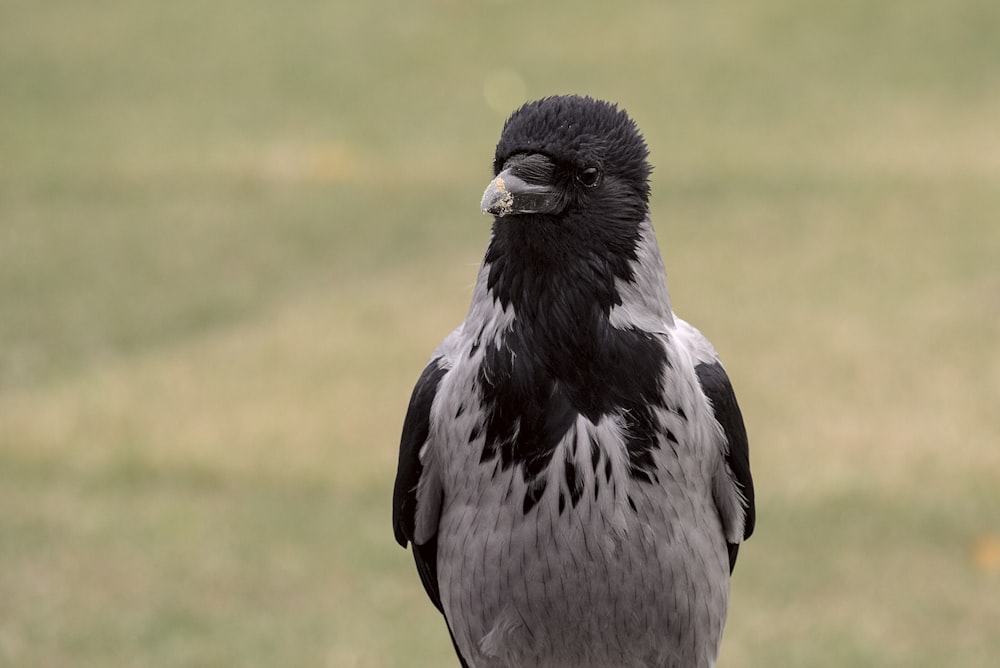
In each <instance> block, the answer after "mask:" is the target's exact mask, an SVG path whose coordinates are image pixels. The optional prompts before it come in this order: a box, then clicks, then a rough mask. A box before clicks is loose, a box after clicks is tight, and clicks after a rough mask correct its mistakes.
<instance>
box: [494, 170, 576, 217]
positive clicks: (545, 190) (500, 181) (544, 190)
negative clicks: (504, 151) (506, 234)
mask: <svg viewBox="0 0 1000 668" xmlns="http://www.w3.org/2000/svg"><path fill="white" fill-rule="evenodd" d="M535 157H536V156H529V157H528V158H527V160H531V159H532V158H535ZM537 157H538V158H541V159H544V160H547V158H544V157H543V156H537ZM549 164H551V163H549ZM508 165H509V166H507V167H506V168H505V169H504V170H503V171H501V172H500V173H499V174H497V177H496V178H495V179H493V180H492V181H490V185H488V186H487V187H486V192H484V193H483V201H482V203H481V205H480V206H481V207H482V209H483V213H489V214H492V215H494V216H496V217H498V218H502V217H504V216H510V215H514V214H525V213H554V212H555V211H556V210H557V208H558V206H559V199H560V198H559V192H558V191H557V190H556V189H555V188H554V187H553V186H552V185H551V184H549V183H528V182H527V181H525V180H524V179H523V178H521V177H520V176H518V172H519V171H520V172H522V173H523V172H524V171H525V169H524V168H525V167H526V164H525V161H518V162H515V163H514V164H511V163H508Z"/></svg>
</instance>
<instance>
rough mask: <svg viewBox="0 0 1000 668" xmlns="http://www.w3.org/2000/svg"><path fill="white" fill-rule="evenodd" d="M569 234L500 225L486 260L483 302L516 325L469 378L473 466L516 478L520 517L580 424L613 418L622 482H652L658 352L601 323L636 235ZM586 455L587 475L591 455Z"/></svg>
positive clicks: (558, 225) (644, 340)
mask: <svg viewBox="0 0 1000 668" xmlns="http://www.w3.org/2000/svg"><path fill="white" fill-rule="evenodd" d="M570 224H571V223H569V222H567V221H566V220H563V219H553V218H548V217H544V218H543V217H537V218H529V217H520V218H519V219H514V220H499V221H498V222H497V224H496V225H495V227H494V235H493V238H492V240H491V243H490V247H489V249H488V250H487V253H486V258H485V262H486V263H487V264H488V265H489V274H488V288H489V294H491V295H492V296H493V298H494V299H496V300H498V301H499V302H500V303H501V304H502V305H503V306H504V307H508V306H512V307H513V309H514V314H515V317H514V321H513V324H512V326H511V328H510V330H509V331H507V332H506V333H504V334H503V335H502V337H501V339H500V341H501V342H500V344H499V345H496V344H495V343H494V342H493V341H492V340H489V341H488V342H487V343H486V350H485V351H484V352H485V356H484V361H483V364H482V367H481V368H480V370H479V377H478V382H479V387H480V392H481V399H482V402H483V406H484V408H485V420H484V423H483V425H482V429H483V430H484V432H485V444H484V446H483V451H482V456H481V461H482V462H484V463H487V462H496V461H497V460H498V463H499V465H500V467H501V468H503V469H507V468H510V467H511V466H520V467H521V468H522V470H523V473H524V477H525V479H526V481H528V482H529V485H530V490H529V495H528V496H527V497H526V498H525V500H524V509H525V512H528V511H529V510H530V509H531V507H532V506H534V504H535V503H536V502H537V500H538V498H540V497H541V494H542V493H543V492H544V478H539V475H540V474H541V473H542V472H543V471H544V470H545V469H546V468H547V467H548V465H549V464H550V462H551V459H552V456H553V454H554V451H555V449H556V446H557V445H558V444H559V442H560V441H561V440H562V439H563V438H564V437H565V436H566V434H567V433H568V432H569V431H570V430H571V429H573V428H574V425H575V423H576V419H577V417H578V416H580V415H582V416H584V417H586V418H587V419H588V420H590V421H591V422H592V423H595V424H596V423H597V422H599V421H600V420H601V419H602V418H603V417H605V416H608V415H617V416H619V417H620V419H621V420H622V423H623V425H624V428H625V432H626V433H625V440H626V443H627V447H628V449H629V463H630V473H631V474H632V476H633V477H635V478H638V479H642V480H650V481H651V480H653V479H654V478H655V471H654V469H655V467H654V465H653V458H652V450H653V449H655V448H656V447H658V446H657V443H658V438H657V432H658V428H657V420H656V418H655V415H654V408H655V407H656V406H658V405H661V402H662V400H661V397H662V387H661V383H662V378H663V373H664V370H665V368H666V367H667V366H668V360H667V357H666V353H665V351H664V348H663V345H662V342H660V341H659V340H657V339H656V338H655V337H654V335H652V334H650V333H648V332H645V331H642V330H640V329H638V328H621V327H615V326H613V325H612V324H611V323H610V321H609V314H610V312H611V310H612V308H614V307H615V306H618V305H620V304H621V297H620V295H619V293H618V290H617V287H616V282H618V281H631V280H633V278H634V276H633V270H632V267H633V263H634V262H635V261H636V258H637V253H636V250H637V246H638V243H639V230H638V226H637V225H635V226H631V229H632V233H631V234H629V233H628V230H627V229H618V230H611V231H610V232H611V233H607V232H608V231H607V230H605V231H604V232H605V233H603V234H602V233H600V232H598V231H595V230H591V231H589V233H588V231H587V230H586V229H581V228H579V227H576V228H573V229H571V228H569V227H568V226H569V225H570ZM477 432H478V430H477ZM475 435H476V436H477V437H478V435H479V434H478V433H476V434H475ZM591 447H592V449H594V450H595V456H594V459H593V464H594V466H595V468H596V467H597V456H596V452H597V449H598V445H597V444H591ZM570 465H571V463H570V462H567V466H570ZM567 471H568V469H567ZM567 476H568V477H569V473H567ZM576 500H577V499H575V498H574V499H573V501H574V503H575V501H576ZM560 507H561V506H560Z"/></svg>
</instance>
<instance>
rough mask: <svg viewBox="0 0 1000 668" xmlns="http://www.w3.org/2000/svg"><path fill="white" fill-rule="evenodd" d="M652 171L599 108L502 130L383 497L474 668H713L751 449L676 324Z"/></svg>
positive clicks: (533, 108) (623, 116)
mask: <svg viewBox="0 0 1000 668" xmlns="http://www.w3.org/2000/svg"><path fill="white" fill-rule="evenodd" d="M648 157H649V150H648V148H647V145H646V141H645V139H644V138H643V136H642V134H641V133H640V131H639V129H638V127H637V125H636V123H635V122H634V121H633V120H632V118H631V117H630V116H629V115H628V113H627V112H626V111H625V110H624V109H620V108H619V107H618V105H617V104H614V103H611V102H607V101H603V100H599V99H595V98H593V97H589V96H580V95H563V96H550V97H545V98H542V99H538V100H534V101H530V102H527V103H525V104H523V105H522V106H520V107H519V108H517V109H516V110H515V111H514V112H513V113H512V114H511V115H510V116H509V118H508V119H507V121H506V122H505V123H504V126H503V129H502V132H501V135H500V139H499V142H498V143H497V146H496V150H495V153H494V158H493V177H494V178H493V179H492V180H491V181H490V182H489V185H488V187H487V188H486V191H485V193H484V195H483V198H482V202H481V208H482V211H483V212H484V213H486V214H488V215H490V216H492V218H493V221H492V229H491V233H490V238H489V242H488V245H487V248H486V251H485V255H484V257H483V261H482V264H481V265H480V268H479V272H478V276H477V278H476V283H475V287H474V288H473V294H472V300H471V305H470V307H469V310H468V313H467V315H466V317H465V320H464V321H463V322H462V323H461V324H460V325H459V326H458V327H457V328H456V329H455V330H454V331H452V332H451V333H450V334H449V335H448V336H447V337H445V339H444V340H443V342H442V343H441V345H440V346H439V347H438V348H437V349H436V350H435V351H434V352H433V354H432V356H431V359H430V361H429V362H428V363H427V365H426V367H425V368H424V370H423V372H422V373H421V374H420V376H419V379H418V380H417V382H416V385H415V387H414V389H413V392H412V395H411V398H410V402H409V405H408V408H407V411H406V415H405V418H404V420H403V425H402V436H401V439H400V449H399V462H398V468H397V473H396V480H395V486H394V490H393V499H392V522H393V530H394V535H395V538H396V540H397V542H398V543H399V544H400V545H401V546H403V547H404V548H405V547H406V546H407V545H409V546H410V547H411V550H412V553H413V559H414V561H415V563H416V570H417V572H418V574H419V577H420V580H421V582H422V584H423V587H424V589H425V591H426V593H427V595H428V597H429V598H430V600H431V602H432V603H433V604H434V606H435V607H436V608H437V609H438V610H439V611H440V612H441V613H442V614H443V616H444V619H445V623H446V626H447V629H448V632H449V634H450V637H451V640H452V643H453V645H454V649H455V652H456V654H457V655H458V660H459V663H460V664H461V665H462V666H463V667H465V668H494V667H495V668H501V667H503V668H506V667H514V666H518V667H522V666H523V667H531V668H565V667H572V668H597V667H601V668H607V667H612V666H630V667H643V668H645V667H650V668H652V667H656V668H701V667H708V666H714V665H715V663H716V660H717V656H718V652H719V648H720V644H721V639H722V632H723V626H724V624H725V620H726V615H727V608H728V600H729V584H730V577H731V573H732V572H733V568H734V566H735V563H736V558H737V554H738V552H739V548H740V545H741V543H742V542H743V541H744V540H745V539H747V538H749V537H750V535H751V533H752V532H753V530H754V525H755V517H756V514H755V506H754V489H753V480H752V477H751V473H750V459H749V445H748V439H747V433H746V428H745V425H744V421H743V417H742V414H741V412H740V408H739V405H738V403H737V401H736V396H735V393H734V390H733V386H732V383H731V381H730V379H729V377H728V375H727V374H726V371H725V370H724V368H723V366H722V363H721V361H720V359H719V356H718V354H717V353H716V351H715V349H714V348H713V346H712V344H711V343H710V342H709V340H708V339H707V338H706V337H705V336H703V335H702V334H701V333H700V332H699V331H698V330H697V329H695V328H694V327H693V326H692V325H690V324H688V323H687V322H685V321H684V320H682V319H680V318H679V317H677V316H676V315H674V313H673V310H672V308H671V302H670V297H669V293H668V291H667V283H666V274H665V270H664V265H663V260H662V256H661V254H660V251H659V247H658V245H657V241H656V237H655V234H654V229H653V224H652V219H651V216H650V209H649V199H650V184H649V180H650V174H651V170H652V167H651V166H650V164H649V160H648Z"/></svg>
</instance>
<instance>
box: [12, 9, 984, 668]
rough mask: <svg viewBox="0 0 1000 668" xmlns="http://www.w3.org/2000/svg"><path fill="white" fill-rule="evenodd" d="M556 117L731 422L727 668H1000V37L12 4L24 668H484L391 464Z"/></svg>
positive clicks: (977, 31)
mask: <svg viewBox="0 0 1000 668" xmlns="http://www.w3.org/2000/svg"><path fill="white" fill-rule="evenodd" d="M567 92H578V93H587V94H590V95H594V96H598V97H602V98H606V99H610V100H614V101H617V102H618V103H620V104H621V105H623V106H624V107H625V108H626V109H628V110H629V112H630V113H631V114H632V116H633V117H634V118H635V119H636V120H637V122H638V123H639V126H640V127H641V128H642V129H643V131H644V133H645V135H646V138H647V140H648V142H649V144H650V147H651V150H652V161H653V163H654V164H655V166H656V170H655V172H654V175H653V203H652V210H653V217H654V220H655V223H656V226H657V231H658V236H659V238H660V243H661V246H662V249H663V253H664V257H665V262H666V266H667V270H668V278H669V282H670V286H671V291H672V296H673V301H674V306H675V307H676V309H677V311H678V312H679V313H680V314H681V315H682V316H683V317H684V318H686V319H688V320H690V321H691V322H693V323H695V324H696V325H697V326H698V327H699V328H701V329H702V331H704V332H705V333H706V334H707V335H708V336H709V337H711V338H712V340H713V341H714V342H715V344H716V347H717V348H718V350H719V351H720V353H721V354H722V356H723V358H724V360H725V361H726V364H727V367H728V369H729V372H730V375H731V376H732V378H733V381H734V383H735V385H736V388H737V392H738V394H739V397H740V400H741V403H742V405H743V410H744V414H745V416H746V421H747V425H748V429H749V432H750V437H751V445H752V461H753V467H754V473H755V478H756V482H757V490H758V491H757V494H758V497H757V503H758V516H759V520H758V530H757V533H756V535H755V536H754V537H753V539H752V540H751V541H750V542H749V543H748V545H747V546H746V547H745V548H744V549H743V550H742V551H741V553H740V561H739V564H738V567H737V569H736V573H735V578H734V580H733V596H732V603H731V611H730V620H729V624H728V627H727V633H726V637H725V639H724V643H723V649H722V657H721V660H720V665H724V666H727V667H730V668H734V667H751V666H766V665H781V666H821V667H822V666H830V667H833V666H838V667H840V666H900V667H902V666H906V667H912V666H928V667H930V666H935V667H937V666H946V665H947V666H963V667H967V668H968V667H979V666H982V667H985V666H995V665H997V664H996V662H997V659H998V657H1000V632H998V630H1000V447H998V445H1000V444H998V436H1000V409H998V398H1000V354H998V351H997V344H998V341H1000V220H998V215H1000V4H998V3H997V2H995V1H994V0H955V1H953V2H940V1H932V0H909V1H906V2H903V1H902V0H900V1H898V2H895V1H886V2H870V1H867V0H866V1H862V0H837V1H836V2H834V1H827V0H821V1H820V2H810V3H802V2H793V1H792V0H754V1H753V2H744V1H739V2H737V1H735V0H724V1H722V2H714V3H704V2H693V1H679V2H669V3H659V2H656V3H654V2H639V3H634V4H632V3H624V4H623V3H594V4H593V5H588V4H584V3H580V2H567V1H558V2H547V3H528V2H517V1H516V0H508V1H507V2H495V1H494V2H461V1H459V0H451V1H447V0H439V1H437V2H392V1H384V2H369V3H360V2H359V3H348V2H339V1H329V0H327V1H323V2H320V1H302V2H293V3H274V2H264V1H262V0H240V1H239V2H236V1H234V0H219V1H218V2H212V3H203V2H192V1H190V0H177V1H174V2H153V1H151V0H131V1H129V2H125V1H124V0H96V1H95V2H87V3H82V2H76V1H73V2H70V1H68V0H50V1H49V2H44V3H42V2H29V1H28V0H6V1H4V2H2V3H0V665H3V666H33V667H45V666H60V667H61V666H70V665H72V666H102V667H105V666H222V665H234V666H235V665H245V666H332V667H336V668H340V667H346V668H352V667H358V668H380V667H390V666H393V667H394V666H399V667H403V666H406V667H418V668H419V667H431V666H449V665H457V664H456V662H455V660H454V659H453V658H452V656H453V655H452V650H451V647H450V643H449V641H448V638H447V634H446V632H445V629H444V626H443V624H442V623H441V621H440V618H439V617H438V615H437V613H436V612H435V611H434V609H433V608H432V606H431V604H430V603H429V602H428V601H427V599H426V597H425V595H424V593H423V590H422V588H421V586H420V583H419V580H418V578H417V576H416V573H415V571H414V569H413V566H412V562H411V560H410V556H409V554H407V553H406V552H404V551H402V550H401V549H399V548H398V546H397V545H396V544H395V543H394V542H393V540H392V532H391V526H390V497H391V487H392V481H393V476H394V471H395V458H396V452H397V445H398V437H399V429H400V425H401V422H402V417H403V413H404V411H405V408H406V404H407V401H408V398H409V393H410V390H411V388H412V384H413V382H414V381H415V379H416V377H417V375H418V374H419V373H420V371H421V369H422V368H423V366H424V364H425V362H426V360H427V359H428V357H429V355H430V353H431V351H432V350H433V348H434V347H435V346H436V345H437V343H438V342H439V341H440V340H441V339H442V338H443V337H444V335H445V334H446V333H447V332H449V331H450V330H451V329H452V327H454V326H455V325H456V324H458V322H460V321H461V319H462V318H463V317H464V314H465V310H466V308H467V305H468V301H469V298H470V294H471V288H472V284H473V281H474V278H475V275H476V270H477V265H478V263H479V260H480V258H481V255H482V252H483V250H484V248H485V244H486V241H487V237H488V234H489V220H488V219H487V218H486V217H484V216H483V215H482V214H481V213H480V212H479V199H480V196H481V194H482V191H483V189H484V188H485V186H486V183H487V181H488V179H489V178H490V176H491V174H490V164H491V159H492V153H493V148H494V146H495V143H496V140H497V137H498V135H499V131H500V128H501V125H502V123H503V121H504V119H505V118H506V116H507V115H508V114H509V112H510V111H511V110H513V109H514V108H515V107H516V106H517V105H519V104H520V103H521V102H523V101H525V100H526V99H532V98H536V97H540V96H544V95H548V94H553V93H567Z"/></svg>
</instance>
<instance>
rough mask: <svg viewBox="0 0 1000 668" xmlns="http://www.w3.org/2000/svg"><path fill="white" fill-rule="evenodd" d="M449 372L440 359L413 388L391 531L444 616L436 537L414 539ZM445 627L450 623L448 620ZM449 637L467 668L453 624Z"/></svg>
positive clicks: (394, 490)
mask: <svg viewBox="0 0 1000 668" xmlns="http://www.w3.org/2000/svg"><path fill="white" fill-rule="evenodd" d="M447 372H448V369H447V367H445V366H444V361H443V360H442V359H441V358H440V357H438V358H435V359H433V360H431V362H430V364H428V365H427V367H426V368H425V369H424V371H423V373H421V374H420V378H419V379H418V380H417V385H416V387H414V388H413V395H412V396H411V397H410V406H409V408H407V410H406V418H405V419H404V420H403V435H402V437H401V439H400V442H399V465H398V466H397V468H396V485H395V487H394V489H393V492H392V529H393V533H395V536H396V542H398V543H399V544H400V545H401V546H402V547H406V544H407V543H410V546H411V549H412V551H413V561H414V562H415V563H416V565H417V573H418V574H419V575H420V582H421V583H423V585H424V591H426V592H427V596H428V597H429V598H430V599H431V602H432V603H433V604H434V606H435V607H436V608H437V609H438V610H440V611H441V614H442V615H443V614H444V608H443V607H442V605H441V593H440V590H439V589H438V579H437V536H436V535H435V536H431V538H430V539H429V540H427V541H425V542H424V543H422V544H417V543H416V542H414V540H413V539H414V535H415V533H416V517H417V486H418V485H419V483H420V476H421V475H422V474H423V470H424V465H423V462H421V461H420V449H421V448H423V447H424V444H425V443H426V442H427V436H428V434H429V433H430V425H431V420H430V418H431V405H432V404H433V403H434V397H435V396H436V395H437V391H438V386H439V385H440V384H441V379H442V378H444V375H445V374H446V373H447ZM445 623H446V624H447V623H448V620H447V618H446V619H445ZM448 634H449V635H450V636H451V642H452V644H453V645H454V646H455V653H456V654H457V655H458V660H459V662H461V664H462V667H463V668H467V666H468V664H467V663H466V661H465V659H464V658H463V657H462V654H461V652H459V650H458V645H457V644H456V643H455V636H454V634H452V632H451V625H450V624H448Z"/></svg>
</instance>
